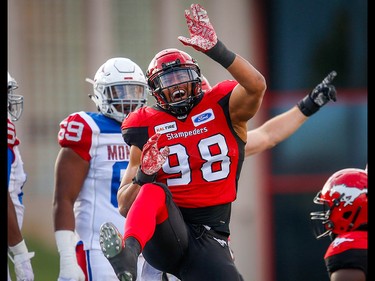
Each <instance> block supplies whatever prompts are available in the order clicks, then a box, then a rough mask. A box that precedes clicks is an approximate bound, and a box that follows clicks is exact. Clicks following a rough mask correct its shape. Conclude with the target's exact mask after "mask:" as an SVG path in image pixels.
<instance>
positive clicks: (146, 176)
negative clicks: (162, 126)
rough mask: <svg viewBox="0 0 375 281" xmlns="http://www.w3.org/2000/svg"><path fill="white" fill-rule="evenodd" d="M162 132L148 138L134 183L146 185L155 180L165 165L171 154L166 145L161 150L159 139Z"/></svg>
mask: <svg viewBox="0 0 375 281" xmlns="http://www.w3.org/2000/svg"><path fill="white" fill-rule="evenodd" d="M159 138H160V134H155V135H153V136H152V137H151V138H149V139H148V141H147V143H146V144H145V145H144V146H143V150H142V155H141V166H140V167H139V168H138V171H137V174H136V176H135V177H134V179H133V183H136V184H139V185H141V186H142V185H144V184H145V183H150V182H153V181H154V180H155V178H156V174H157V172H158V171H159V170H160V168H161V166H163V164H164V162H165V160H166V159H167V157H168V154H169V147H168V146H166V147H164V148H163V149H161V150H159V147H158V140H159Z"/></svg>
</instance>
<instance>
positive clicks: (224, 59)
mask: <svg viewBox="0 0 375 281" xmlns="http://www.w3.org/2000/svg"><path fill="white" fill-rule="evenodd" d="M205 54H206V55H207V56H209V57H210V58H211V59H213V60H214V61H217V62H218V63H220V64H221V65H222V66H223V67H225V68H228V67H229V66H230V65H231V64H232V63H233V61H234V59H235V58H236V54H235V53H233V52H232V51H230V50H228V49H227V47H225V45H224V44H223V42H221V41H220V40H217V43H216V45H215V46H214V47H213V48H212V49H211V50H208V51H207V52H205Z"/></svg>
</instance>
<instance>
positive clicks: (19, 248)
mask: <svg viewBox="0 0 375 281" xmlns="http://www.w3.org/2000/svg"><path fill="white" fill-rule="evenodd" d="M9 250H10V251H11V253H12V254H13V255H14V256H15V255H21V254H25V253H27V252H28V251H29V250H28V249H27V246H26V243H25V240H22V241H21V242H20V243H18V244H17V245H15V246H10V247H9Z"/></svg>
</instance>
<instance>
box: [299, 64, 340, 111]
mask: <svg viewBox="0 0 375 281" xmlns="http://www.w3.org/2000/svg"><path fill="white" fill-rule="evenodd" d="M336 76H337V73H336V71H334V70H333V71H331V72H330V73H329V74H328V75H327V76H326V77H325V78H324V79H323V81H322V82H321V83H319V84H318V85H317V86H316V87H315V88H314V89H313V90H312V91H311V92H310V93H309V94H308V95H307V96H306V97H304V98H303V99H302V100H300V101H299V102H298V104H297V105H298V107H299V109H300V110H301V112H302V113H303V114H304V115H306V116H311V115H312V114H314V113H315V112H317V111H318V110H319V109H320V108H321V107H322V106H324V105H325V104H327V103H328V102H329V101H330V100H333V101H334V102H335V101H336V88H335V86H334V85H332V84H331V83H332V81H333V79H334V78H335V77H336Z"/></svg>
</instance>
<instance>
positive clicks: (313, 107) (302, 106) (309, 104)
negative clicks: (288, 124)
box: [297, 95, 320, 117]
mask: <svg viewBox="0 0 375 281" xmlns="http://www.w3.org/2000/svg"><path fill="white" fill-rule="evenodd" d="M297 106H298V108H299V110H301V112H302V114H303V115H305V116H307V117H309V116H311V115H313V114H314V113H315V112H317V111H318V110H319V108H320V106H319V105H317V104H316V103H315V102H314V101H313V100H312V99H311V98H310V96H309V95H307V96H306V97H304V98H303V99H302V100H300V101H299V102H298V103H297Z"/></svg>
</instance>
